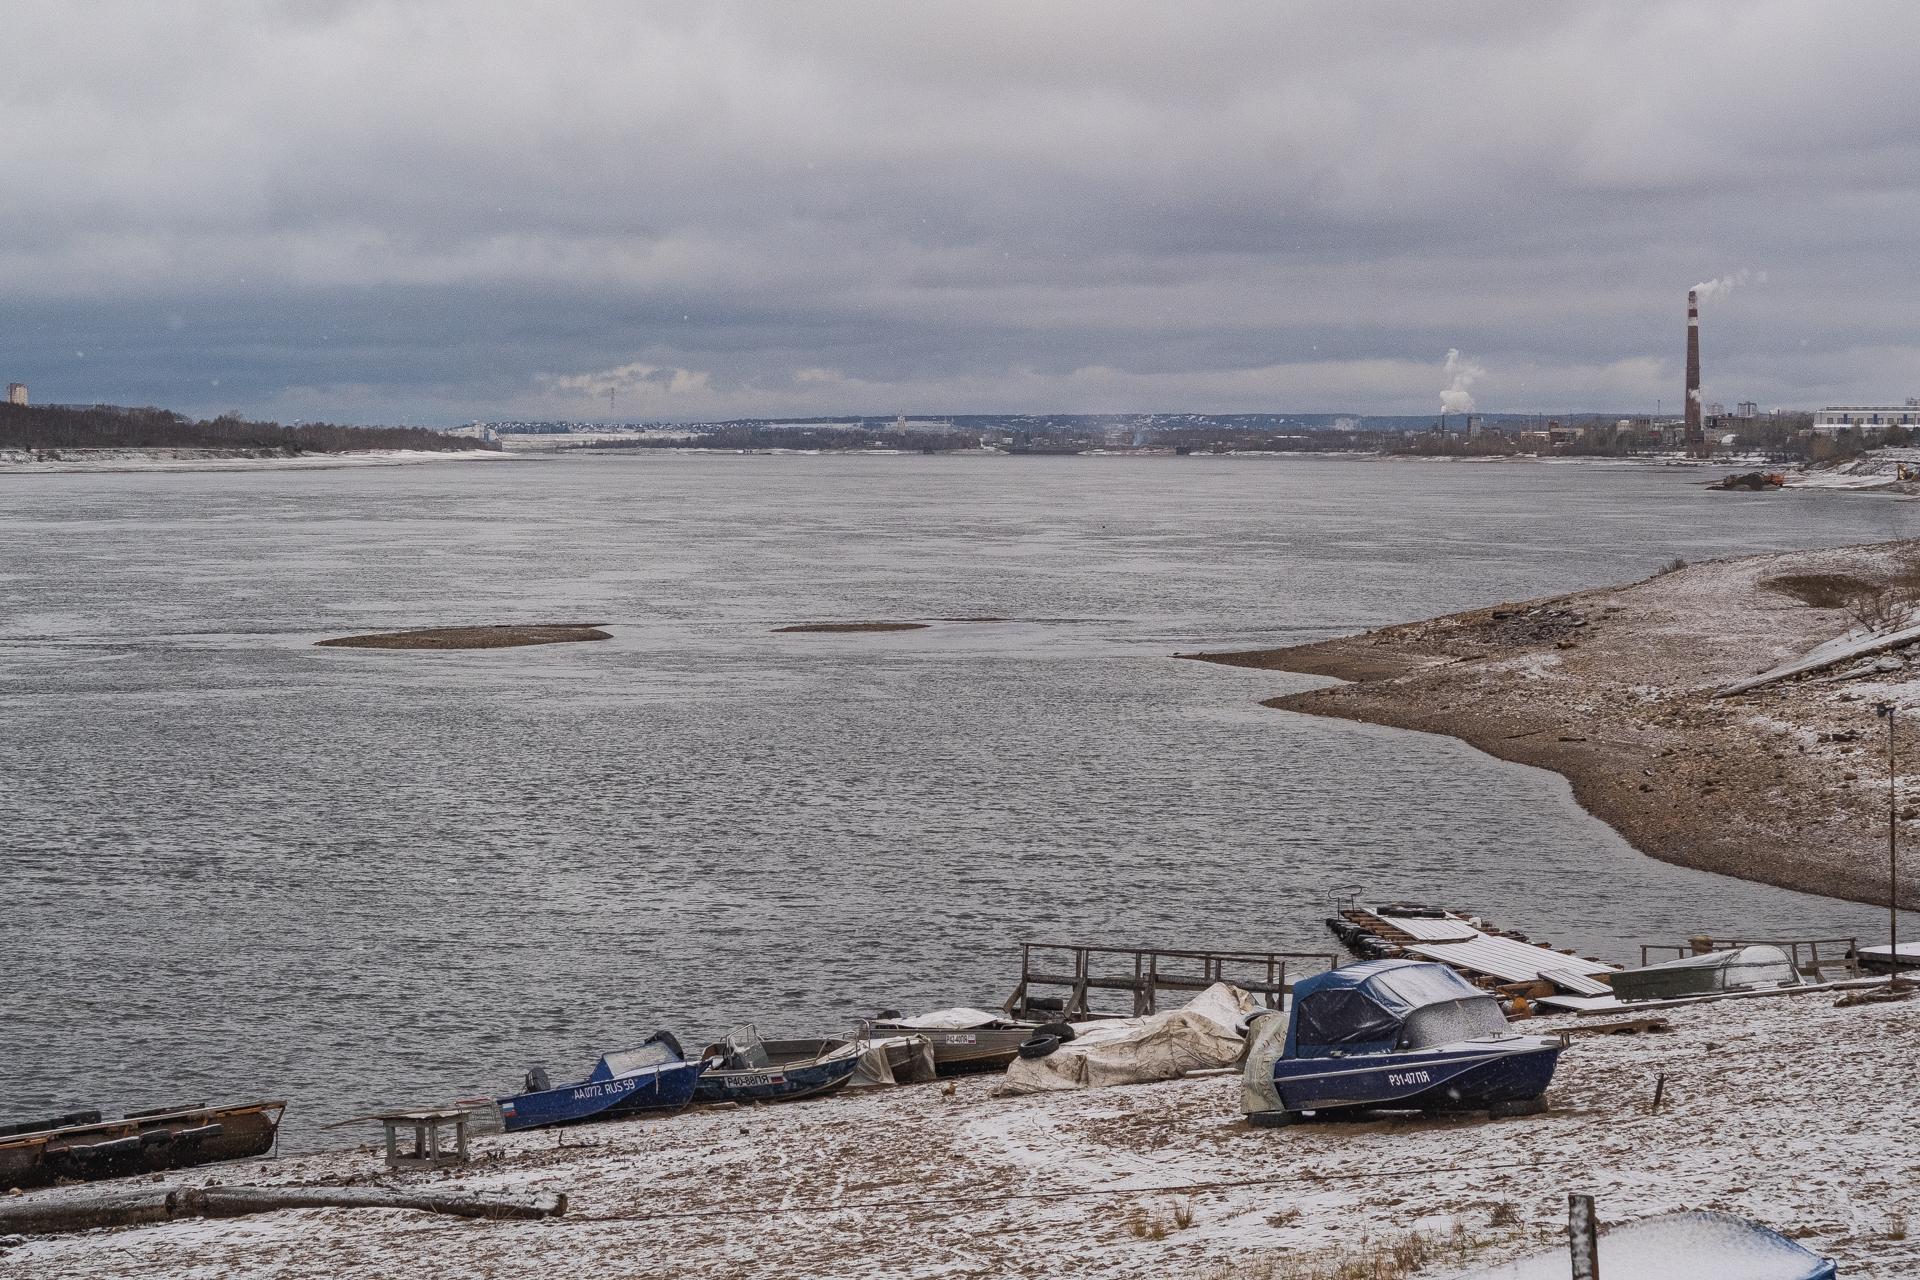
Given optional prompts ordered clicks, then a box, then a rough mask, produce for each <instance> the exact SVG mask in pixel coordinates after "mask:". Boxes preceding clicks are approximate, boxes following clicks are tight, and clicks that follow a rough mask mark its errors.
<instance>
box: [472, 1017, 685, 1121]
mask: <svg viewBox="0 0 1920 1280" xmlns="http://www.w3.org/2000/svg"><path fill="white" fill-rule="evenodd" d="M705 1070H706V1063H704V1062H688V1061H687V1060H686V1058H685V1056H684V1055H683V1054H682V1053H681V1052H680V1045H679V1042H678V1041H676V1040H675V1039H674V1038H673V1037H672V1036H670V1035H668V1034H667V1033H665V1032H663V1031H661V1032H655V1033H654V1034H653V1036H651V1037H650V1038H649V1039H648V1040H647V1041H646V1043H644V1044H642V1045H639V1046H638V1047H636V1048H632V1049H620V1050H617V1051H615V1052H613V1053H609V1054H607V1055H605V1056H604V1057H602V1058H601V1059H600V1061H599V1062H597V1063H595V1064H594V1068H593V1070H592V1071H591V1072H590V1073H589V1074H588V1075H587V1078H586V1079H584V1080H581V1081H578V1082H576V1083H574V1084H563V1085H554V1084H552V1083H550V1082H549V1080H548V1078H547V1073H546V1070H545V1068H543V1067H535V1068H534V1069H533V1070H531V1071H529V1072H527V1081H526V1085H527V1087H526V1090H525V1092H522V1093H516V1094H514V1095H513V1096H511V1097H506V1098H501V1099H499V1104H500V1124H501V1127H502V1128H504V1129H505V1130H506V1131H507V1132H508V1133H516V1132H518V1131H520V1130H522V1129H542V1128H545V1127H547V1126H548V1125H556V1124H578V1123H580V1122H581V1121H585V1120H610V1119H614V1118H616V1117H619V1116H629V1115H638V1114H640V1113H642V1112H648V1111H678V1110H679V1109H680V1108H682V1107H684V1106H686V1105H687V1103H689V1102H691V1101H692V1100H693V1090H694V1086H695V1085H696V1084H697V1083H698V1082H699V1079H700V1075H701V1073H702V1072H703V1071H705Z"/></svg>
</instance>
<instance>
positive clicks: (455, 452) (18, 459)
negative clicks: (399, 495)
mask: <svg viewBox="0 0 1920 1280" xmlns="http://www.w3.org/2000/svg"><path fill="white" fill-rule="evenodd" d="M57 452H58V454H59V456H58V458H57V459H47V460H44V461H43V460H40V459H38V458H36V457H35V456H34V455H33V454H30V453H28V452H27V451H26V450H24V449H0V475H36V476H37V475H48V474H51V473H58V472H66V471H310V470H313V469H315V468H328V467H397V466H406V465H410V464H413V463H420V462H498V461H501V460H503V459H506V458H507V457H508V455H507V454H506V453H503V452H501V451H500V450H498V449H366V450H362V451H359V452H355V453H303V454H300V455H298V456H297V457H286V456H283V455H268V456H265V457H262V456H259V454H257V453H256V452H255V451H254V450H250V449H61V450H58V451H57Z"/></svg>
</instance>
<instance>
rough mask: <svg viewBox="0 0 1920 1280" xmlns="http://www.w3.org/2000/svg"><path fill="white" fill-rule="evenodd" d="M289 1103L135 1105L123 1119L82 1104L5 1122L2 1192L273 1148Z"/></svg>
mask: <svg viewBox="0 0 1920 1280" xmlns="http://www.w3.org/2000/svg"><path fill="white" fill-rule="evenodd" d="M286 1107H287V1104H286V1102H285V1101H284V1100H276V1101H272V1102H244V1103H236V1104H233V1105H229V1106H207V1105H206V1104H204V1103H201V1104H196V1105H193V1106H184V1107H158V1108H154V1109H152V1110H149V1111H134V1112H129V1113H128V1114H127V1115H125V1116H123V1117H121V1118H120V1119H118V1120H105V1119H102V1118H101V1115H100V1113H99V1112H98V1111H75V1112H71V1113H69V1114H67V1115H64V1116H58V1117H55V1118H53V1119H50V1120H39V1121H22V1122H16V1123H13V1124H7V1125H0V1191H4V1190H6V1189H8V1188H12V1187H19V1188H22V1189H25V1188H28V1187H42V1186H46V1185H48V1184H50V1183H53V1182H57V1181H60V1180H62V1179H69V1180H76V1181H82V1182H92V1181H95V1180H97V1179H101V1178H125V1177H131V1176H133V1175H135V1174H143V1173H157V1172H159V1171H161V1170H163V1169H184V1168H189V1167H191V1166H193V1165H202V1164H212V1163H215V1162H217V1161H221V1160H245V1159H248V1158H250V1157H252V1156H261V1155H265V1154H266V1153H267V1152H269V1151H271V1150H273V1143H274V1139H275V1137H276V1136H277V1135H278V1134H279V1131H280V1117H281V1115H282V1113H284V1112H285V1111H286Z"/></svg>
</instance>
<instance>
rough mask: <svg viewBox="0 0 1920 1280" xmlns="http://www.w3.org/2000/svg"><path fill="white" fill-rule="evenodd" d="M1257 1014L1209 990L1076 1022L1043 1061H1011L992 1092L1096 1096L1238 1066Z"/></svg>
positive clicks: (1236, 997) (1240, 997) (1236, 993)
mask: <svg viewBox="0 0 1920 1280" xmlns="http://www.w3.org/2000/svg"><path fill="white" fill-rule="evenodd" d="M1258 1007H1259V1006H1258V1005H1256V1004H1255V1003H1254V1000H1253V997H1252V996H1250V995H1248V994H1247V993H1246V992H1245V991H1242V990H1241V989H1240V988H1239V987H1236V986H1233V985H1232V984H1230V983H1226V982H1216V983H1214V984H1213V985H1212V986H1211V987H1208V988H1207V989H1206V990H1205V991H1202V992H1201V993H1200V994H1199V995H1197V996H1195V997H1194V998H1193V999H1192V1000H1191V1001H1190V1002H1188V1003H1187V1004H1185V1005H1183V1006H1182V1007H1180V1008H1178V1009H1174V1010H1171V1011H1169V1012H1167V1013H1155V1014H1149V1015H1147V1016H1146V1017H1141V1018H1104V1019H1101V1020H1100V1021H1097V1022H1077V1023H1075V1024H1074V1026H1073V1030H1074V1038H1073V1039H1072V1040H1070V1041H1068V1042H1067V1043H1065V1044H1063V1045H1061V1046H1060V1047H1059V1048H1058V1049H1056V1050H1054V1051H1053V1052H1052V1053H1050V1054H1048V1055H1047V1056H1046V1057H1044V1058H1016V1059H1014V1062H1013V1065H1012V1066H1010V1067H1008V1068H1007V1076H1006V1079H1005V1081H1004V1082H1002V1083H1001V1084H1000V1085H999V1086H998V1087H997V1088H996V1089H995V1090H994V1092H995V1093H997V1094H1002V1095H1006V1094H1020V1093H1046V1092H1052V1091H1056V1090H1062V1089H1099V1088H1105V1087H1106V1086H1108V1085H1116V1084H1145V1083H1147V1082H1148V1081H1152V1080H1174V1079H1178V1078H1179V1077H1180V1076H1182V1075H1185V1074H1186V1073H1187V1072H1189V1071H1200V1070H1205V1069H1207V1068H1213V1067H1231V1066H1233V1065H1234V1064H1235V1063H1236V1062H1238V1061H1239V1060H1240V1051H1241V1048H1242V1046H1243V1044H1244V1040H1243V1039H1242V1036H1241V1027H1242V1026H1243V1025H1244V1022H1243V1019H1244V1018H1245V1017H1246V1015H1247V1014H1249V1013H1251V1012H1253V1011H1254V1010H1255V1009H1256V1008H1258Z"/></svg>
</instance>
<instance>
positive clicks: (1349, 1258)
mask: <svg viewBox="0 0 1920 1280" xmlns="http://www.w3.org/2000/svg"><path fill="white" fill-rule="evenodd" d="M1275 1216H1276V1217H1278V1216H1281V1215H1277V1214H1276V1215H1275ZM1296 1216H1297V1215H1296ZM1268 1221H1269V1222H1272V1221H1273V1219H1272V1218H1269V1219H1268ZM1289 1221H1291V1219H1289ZM1485 1243H1486V1242H1485V1241H1482V1240H1476V1239H1475V1238H1474V1237H1473V1236H1472V1235H1471V1234H1469V1233H1468V1231H1467V1229H1466V1225H1465V1224H1464V1223H1462V1222H1460V1221H1459V1220H1458V1219H1456V1220H1455V1221H1454V1224H1453V1230H1452V1231H1451V1232H1449V1233H1448V1234H1447V1235H1445V1236H1441V1235H1436V1234H1433V1233H1431V1232H1425V1231H1406V1232H1400V1233H1397V1234H1394V1235H1390V1236H1378V1237H1375V1236H1369V1235H1367V1234H1365V1233H1364V1232H1363V1233H1362V1234H1361V1236H1360V1238H1359V1239H1357V1240H1355V1241H1353V1242H1351V1243H1349V1244H1342V1245H1335V1246H1333V1247H1332V1248H1327V1249H1312V1250H1306V1251H1302V1252H1285V1253H1274V1254H1271V1255H1268V1256H1265V1257H1260V1258H1256V1259H1252V1260H1249V1261H1244V1262H1236V1263H1230V1264H1228V1265H1226V1266H1224V1267H1221V1268H1220V1269H1219V1270H1217V1271H1214V1272H1212V1273H1210V1280H1407V1277H1410V1276H1412V1275H1413V1274H1414V1273H1415V1272H1416V1271H1418V1270H1420V1269H1421V1268H1422V1267H1425V1266H1428V1265H1430V1264H1433V1263H1439V1262H1448V1263H1453V1264H1456V1265H1464V1264H1466V1263H1468V1262H1470V1261H1472V1259H1473V1255H1474V1253H1475V1252H1476V1251H1478V1250H1479V1249H1480V1248H1482V1247H1483V1246H1484V1244H1485Z"/></svg>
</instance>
